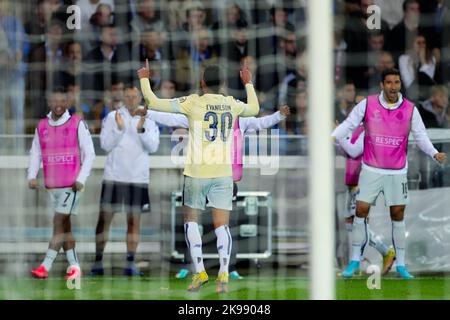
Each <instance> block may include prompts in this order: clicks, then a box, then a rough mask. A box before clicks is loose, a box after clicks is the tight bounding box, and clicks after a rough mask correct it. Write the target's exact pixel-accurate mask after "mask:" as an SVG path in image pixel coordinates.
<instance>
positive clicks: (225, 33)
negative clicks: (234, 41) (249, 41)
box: [212, 2, 248, 54]
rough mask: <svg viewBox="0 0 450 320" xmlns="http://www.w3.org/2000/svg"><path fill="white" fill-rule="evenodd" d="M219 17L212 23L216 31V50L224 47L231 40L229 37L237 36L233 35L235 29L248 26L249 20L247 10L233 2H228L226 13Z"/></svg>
mask: <svg viewBox="0 0 450 320" xmlns="http://www.w3.org/2000/svg"><path fill="white" fill-rule="evenodd" d="M224 16H225V19H223V18H224V17H223V15H221V16H219V17H218V20H217V21H216V22H215V23H214V24H213V25H212V30H213V32H214V45H215V47H216V50H220V51H221V52H222V50H221V49H223V47H224V46H226V45H227V43H228V42H229V41H228V39H230V38H235V37H234V36H233V33H234V30H235V29H239V30H243V29H246V28H247V27H248V21H247V18H246V16H245V12H244V11H242V9H241V7H239V5H238V4H236V3H234V2H232V3H228V5H227V8H226V13H225V14H224ZM225 54H226V52H225Z"/></svg>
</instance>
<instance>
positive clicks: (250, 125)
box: [239, 111, 286, 133]
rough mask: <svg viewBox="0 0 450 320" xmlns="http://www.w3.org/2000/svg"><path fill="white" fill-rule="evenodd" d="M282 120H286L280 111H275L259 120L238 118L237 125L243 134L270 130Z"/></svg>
mask: <svg viewBox="0 0 450 320" xmlns="http://www.w3.org/2000/svg"><path fill="white" fill-rule="evenodd" d="M284 119H286V117H285V116H283V115H282V114H281V112H280V111H277V112H275V113H273V114H271V115H268V116H264V117H260V118H255V117H249V118H240V120H241V122H240V123H239V125H240V128H241V129H242V131H243V132H244V133H245V132H251V131H259V130H262V129H268V128H272V127H273V126H274V125H276V124H277V123H279V122H280V121H282V120H284Z"/></svg>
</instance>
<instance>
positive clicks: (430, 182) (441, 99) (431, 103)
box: [417, 85, 450, 189]
mask: <svg viewBox="0 0 450 320" xmlns="http://www.w3.org/2000/svg"><path fill="white" fill-rule="evenodd" d="M448 94H449V92H448V89H447V88H446V87H445V86H443V85H436V86H433V87H432V88H431V90H430V95H429V97H428V99H427V100H425V101H424V102H422V103H420V104H419V105H418V107H417V110H419V113H420V116H421V117H422V120H423V124H424V125H425V127H426V128H427V129H429V128H450V126H449V118H448V114H447V112H448V109H449V108H448ZM435 146H436V149H438V150H439V151H443V149H444V148H445V145H444V144H442V143H437V144H435ZM418 164H419V171H420V175H421V182H420V184H419V188H420V189H427V188H433V187H442V186H443V185H444V169H443V167H442V166H440V165H438V164H436V163H434V162H429V161H428V159H427V158H425V157H419V161H418Z"/></svg>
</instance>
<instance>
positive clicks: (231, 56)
mask: <svg viewBox="0 0 450 320" xmlns="http://www.w3.org/2000/svg"><path fill="white" fill-rule="evenodd" d="M247 27H248V26H247V22H245V21H243V20H239V21H238V22H237V23H236V26H235V27H234V28H233V29H232V30H231V32H230V33H231V39H230V41H228V42H227V43H223V44H222V45H221V46H220V53H221V57H222V58H225V59H226V60H225V61H224V63H226V64H227V67H226V70H227V75H228V89H229V90H230V91H229V93H230V94H231V95H232V96H233V97H241V98H242V95H243V94H242V90H244V86H243V84H242V81H241V79H240V78H239V70H240V68H241V60H242V58H244V57H246V56H247V55H248V54H249V51H250V46H251V44H250V41H249V39H248V28H247ZM244 94H245V92H244Z"/></svg>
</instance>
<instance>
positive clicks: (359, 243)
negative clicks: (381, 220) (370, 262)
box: [352, 216, 367, 261]
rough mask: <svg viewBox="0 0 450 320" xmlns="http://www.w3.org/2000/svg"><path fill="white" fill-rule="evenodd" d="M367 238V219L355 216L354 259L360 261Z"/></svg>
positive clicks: (353, 233) (353, 235) (353, 234)
mask: <svg viewBox="0 0 450 320" xmlns="http://www.w3.org/2000/svg"><path fill="white" fill-rule="evenodd" d="M366 239H367V227H366V219H365V218H358V217H356V216H355V218H354V219H353V231H352V260H353V261H359V260H360V259H361V248H362V247H363V245H364V242H365V240H366Z"/></svg>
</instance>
